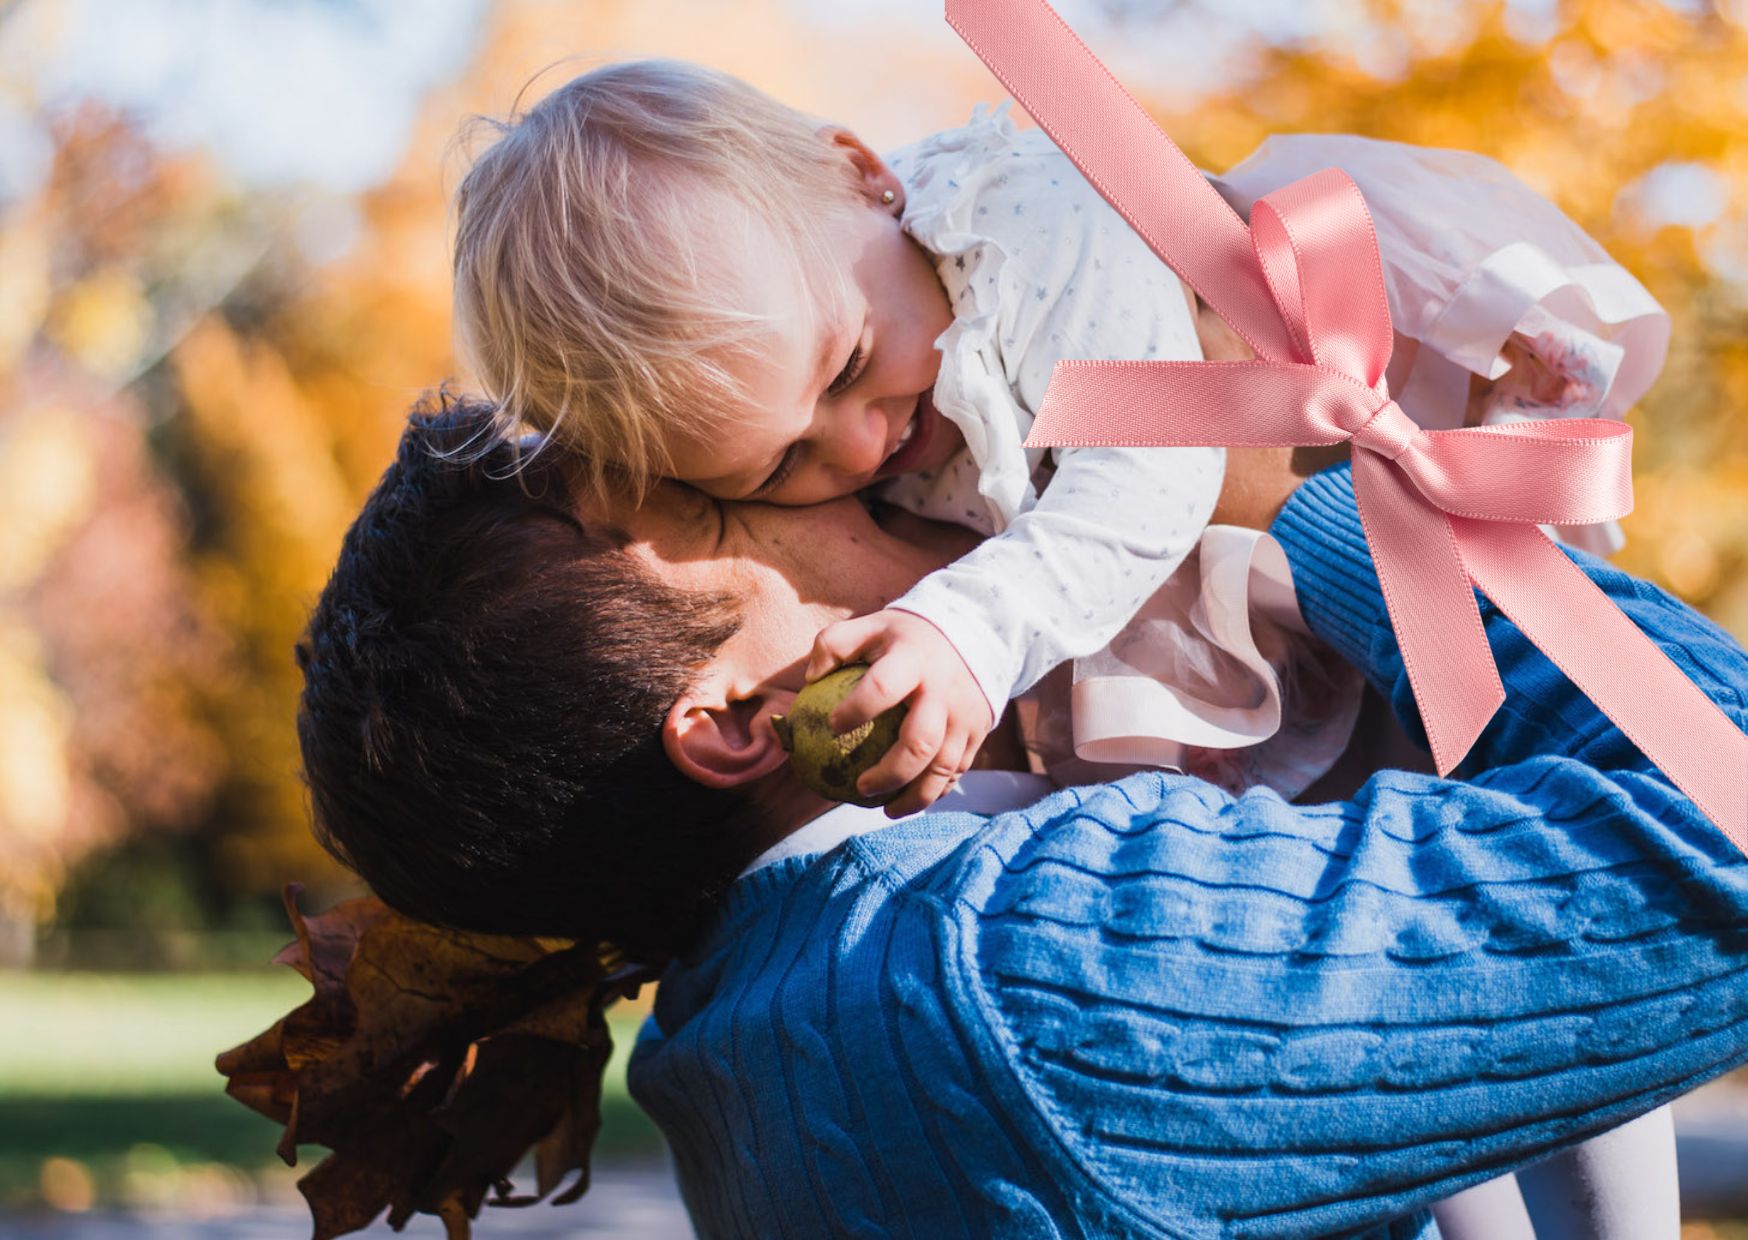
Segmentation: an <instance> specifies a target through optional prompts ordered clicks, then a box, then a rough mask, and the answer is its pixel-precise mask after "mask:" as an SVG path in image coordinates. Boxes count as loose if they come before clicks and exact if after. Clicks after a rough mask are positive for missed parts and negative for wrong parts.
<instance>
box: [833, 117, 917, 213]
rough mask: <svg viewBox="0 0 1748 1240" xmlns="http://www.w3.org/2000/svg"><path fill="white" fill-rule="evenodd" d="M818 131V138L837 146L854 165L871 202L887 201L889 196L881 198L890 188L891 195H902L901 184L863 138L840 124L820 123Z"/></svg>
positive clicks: (898, 197) (897, 196) (902, 187)
mask: <svg viewBox="0 0 1748 1240" xmlns="http://www.w3.org/2000/svg"><path fill="white" fill-rule="evenodd" d="M818 133H819V136H820V137H821V138H824V139H825V140H826V141H827V142H829V143H831V144H832V145H833V146H835V147H838V148H839V149H840V151H841V153H842V154H843V156H844V157H845V158H846V159H848V160H849V161H850V162H851V163H852V164H854V165H855V166H856V171H857V173H858V174H860V176H861V178H862V191H863V192H864V193H865V194H867V196H868V200H869V201H870V202H875V203H882V204H883V205H885V204H889V203H890V202H891V201H892V200H891V199H887V200H882V198H881V195H882V194H883V193H885V192H886V191H888V190H890V191H892V193H893V195H894V198H897V199H902V198H903V196H904V183H903V182H901V181H900V180H899V179H898V177H897V175H896V174H894V173H893V171H892V169H890V168H888V167H887V166H886V161H885V160H884V159H881V158H880V156H879V155H877V154H876V153H875V152H874V151H872V150H871V149H869V147H868V144H867V143H865V142H863V141H862V139H860V138H858V137H857V136H856V135H855V134H854V133H852V132H850V131H849V130H848V129H845V128H844V127H843V126H842V125H822V126H820V128H819V130H818Z"/></svg>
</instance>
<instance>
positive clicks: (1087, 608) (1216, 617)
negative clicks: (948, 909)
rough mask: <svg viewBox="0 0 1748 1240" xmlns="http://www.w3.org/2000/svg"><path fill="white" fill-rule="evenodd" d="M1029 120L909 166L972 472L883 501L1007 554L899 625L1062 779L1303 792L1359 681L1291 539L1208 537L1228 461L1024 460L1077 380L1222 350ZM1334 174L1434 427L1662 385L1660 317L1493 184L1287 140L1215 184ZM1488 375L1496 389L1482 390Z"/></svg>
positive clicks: (1591, 534)
mask: <svg viewBox="0 0 1748 1240" xmlns="http://www.w3.org/2000/svg"><path fill="white" fill-rule="evenodd" d="M1010 106H1011V101H1010V102H1003V103H1002V104H1001V105H1000V106H999V107H997V108H995V109H993V110H992V109H990V108H989V106H988V105H986V104H979V105H977V107H976V108H975V109H974V111H973V113H972V117H971V120H970V121H969V122H968V123H967V124H966V125H964V126H962V127H960V128H958V129H953V130H947V131H944V132H941V133H937V134H933V135H930V136H929V137H926V138H924V139H921V140H920V141H918V142H915V143H912V144H910V145H909V146H906V147H903V148H901V149H899V150H897V151H894V152H893V153H892V154H891V155H890V156H889V158H888V161H887V162H888V164H889V165H890V166H891V167H892V169H893V171H894V172H895V173H896V174H897V175H898V176H899V177H900V179H901V180H902V181H903V183H904V185H905V187H906V201H905V206H904V217H903V227H904V229H905V231H906V233H907V234H909V235H910V236H911V237H912V238H913V239H915V240H916V241H917V242H918V243H919V244H920V245H922V246H923V247H924V248H925V249H927V250H928V251H929V252H930V253H931V254H933V255H935V257H936V270H937V272H938V274H939V276H940V279H941V282H942V285H943V287H944V288H945V289H946V291H947V294H948V297H949V299H950V301H951V304H952V306H953V309H954V312H955V319H954V322H953V324H952V325H951V326H950V327H949V328H948V329H947V330H946V331H945V332H944V333H942V335H941V336H940V337H939V338H938V339H937V340H936V342H935V344H936V347H937V348H939V349H940V351H941V355H942V360H941V370H940V375H939V378H938V380H937V382H936V386H935V390H934V402H935V405H936V407H937V408H938V409H939V410H940V411H941V413H942V415H943V416H945V417H947V418H949V419H951V420H952V421H953V422H954V423H955V424H956V425H957V426H958V427H959V429H960V430H961V431H962V432H963V433H964V436H965V444H966V446H965V449H964V450H963V451H962V452H961V453H960V454H958V456H957V457H956V458H955V459H954V460H952V461H950V462H948V463H947V465H946V466H945V467H943V468H942V469H941V470H939V471H936V472H933V473H925V474H913V475H908V476H905V477H901V478H898V479H894V480H892V481H890V482H888V483H886V484H885V485H884V488H883V493H884V497H885V498H887V499H889V500H891V501H893V502H895V503H898V504H900V505H902V506H904V507H906V508H909V509H911V510H912V511H915V512H918V513H920V514H922V515H924V516H931V517H936V518H940V519H947V520H954V521H957V522H959V523H961V524H965V525H969V526H972V527H973V528H976V529H979V530H981V531H982V532H984V533H985V534H989V535H992V536H993V537H991V538H989V539H988V540H986V541H985V543H984V544H983V545H982V546H981V547H979V548H978V549H976V550H975V551H973V552H972V553H971V555H969V556H967V557H965V558H964V559H962V560H960V561H957V562H955V564H953V565H949V566H948V567H947V568H946V569H943V570H941V571H940V572H938V573H934V574H931V575H930V576H929V577H927V578H925V579H924V580H923V581H922V582H920V583H918V585H917V587H916V588H915V589H913V590H912V591H911V592H910V593H908V594H906V595H905V596H904V597H902V598H900V599H899V600H897V601H896V602H895V603H894V604H893V606H895V607H899V608H903V609H906V610H910V611H914V612H916V613H917V614H920V615H923V616H925V617H927V618H928V619H930V620H931V621H933V622H934V623H936V624H937V625H938V626H939V627H941V629H942V630H943V631H944V632H945V633H947V635H948V636H949V638H951V639H952V640H953V642H954V644H955V646H956V647H957V648H958V649H959V650H960V652H961V653H962V654H963V655H964V656H965V658H966V661H967V663H968V665H970V667H971V668H972V670H973V673H974V674H975V675H976V676H977V679H978V682H979V684H980V685H981V686H982V687H983V689H984V692H985V694H986V696H988V697H989V699H990V702H991V705H992V708H993V710H994V711H995V713H996V714H997V715H999V714H1000V713H1001V710H1002V708H1003V706H1004V705H1005V703H1006V702H1007V701H1008V700H1010V699H1012V698H1015V697H1018V696H1020V695H1022V694H1024V699H1023V700H1022V702H1023V705H1024V706H1027V707H1029V708H1030V709H1028V710H1026V711H1024V712H1023V714H1022V718H1023V719H1028V720H1029V721H1030V723H1031V726H1030V728H1029V729H1028V743H1029V744H1030V745H1031V746H1032V747H1033V749H1034V751H1035V752H1036V753H1037V754H1038V755H1039V758H1040V761H1041V763H1042V764H1043V765H1044V767H1045V769H1047V770H1048V771H1049V773H1050V774H1051V775H1052V776H1054V777H1056V778H1057V779H1058V780H1059V781H1064V782H1066V781H1069V780H1075V781H1078V780H1082V779H1098V778H1109V777H1111V776H1112V775H1114V774H1116V773H1118V772H1119V771H1120V770H1128V769H1134V768H1137V767H1142V766H1155V767H1177V768H1179V769H1183V770H1189V771H1192V772H1194V773H1197V774H1201V775H1203V776H1205V777H1207V778H1210V779H1212V780H1214V781H1215V782H1217V783H1220V784H1222V785H1224V786H1226V787H1228V788H1230V789H1232V790H1234V791H1238V790H1241V789H1243V788H1245V787H1249V786H1253V785H1257V784H1262V785H1266V786H1269V787H1272V788H1274V789H1275V790H1276V791H1277V792H1279V793H1281V795H1283V796H1286V797H1292V796H1295V795H1297V794H1298V793H1299V792H1301V791H1303V790H1304V789H1305V788H1306V787H1308V786H1309V785H1310V784H1311V783H1312V782H1314V781H1315V780H1316V779H1317V777H1318V776H1320V775H1321V774H1323V773H1324V772H1325V771H1326V770H1327V769H1328V768H1329V767H1330V766H1331V765H1332V764H1333V763H1334V761H1335V759H1336V758H1337V757H1338V756H1339V755H1340V753H1341V751H1342V750H1343V748H1345V746H1346V744H1347V741H1348V739H1349V736H1350V735H1351V733H1352V729H1353V724H1354V720H1355V718H1356V716H1357V714H1358V708H1359V700H1360V694H1361V690H1362V684H1361V681H1360V678H1359V676H1358V675H1357V673H1355V672H1354V671H1353V670H1352V669H1351V668H1349V667H1348V666H1347V665H1346V664H1344V663H1342V662H1341V661H1340V660H1339V659H1335V658H1333V656H1331V655H1330V653H1329V652H1328V651H1327V650H1326V649H1325V648H1324V647H1322V645H1321V643H1317V642H1315V641H1314V640H1311V639H1310V638H1309V637H1308V634H1307V632H1306V629H1305V626H1304V623H1303V620H1302V618H1301V617H1300V615H1299V612H1298V608H1297V605H1296V602H1295V599H1294V593H1293V587H1292V580H1291V575H1290V572H1289V570H1288V568H1287V564H1286V559H1285V556H1284V554H1283V553H1282V552H1281V550H1280V548H1279V546H1278V545H1276V544H1275V543H1274V540H1273V539H1271V538H1269V536H1268V535H1267V534H1263V533H1260V532H1258V531H1253V530H1243V529H1238V528H1235V527H1230V526H1210V525H1208V524H1207V518H1208V516H1209V514H1210V513H1211V512H1212V508H1213V504H1214V502H1215V499H1216V498H1217V495H1218V491H1219V485H1220V481H1221V478H1222V475H1223V466H1224V454H1223V451H1222V450H1220V449H1201V448H1189V449H1186V448H1147V449H1085V448H1083V449H1063V450H1059V451H1057V452H1056V453H1055V454H1054V455H1053V457H1052V456H1050V455H1049V454H1047V453H1046V452H1045V451H1043V450H1039V449H1026V448H1024V447H1023V446H1022V443H1023V441H1024V439H1025V436H1026V434H1027V432H1028V430H1029V428H1030V426H1031V423H1032V420H1033V416H1034V413H1035V411H1036V409H1037V408H1038V407H1039V406H1040V404H1041V402H1042V399H1043V394H1044V390H1045V388H1046V387H1047V386H1048V384H1049V379H1050V373H1051V370H1052V368H1053V367H1054V365H1055V363H1056V362H1057V361H1058V360H1061V359H1065V358H1077V359H1109V358H1156V359H1160V360H1167V359H1173V358H1176V359H1198V358H1200V356H1201V354H1200V349H1199V346H1198V345H1197V343H1196V340H1195V335H1194V322H1193V319H1192V318H1191V317H1190V312H1189V309H1188V306H1187V304H1186V302H1185V300H1184V297H1183V293H1182V288H1181V284H1180V283H1179V281H1178V280H1177V278H1176V276H1175V275H1174V274H1173V273H1172V272H1171V271H1170V269H1169V268H1167V267H1166V266H1165V265H1164V264H1163V263H1162V262H1161V261H1160V260H1159V259H1158V257H1157V256H1155V255H1154V254H1153V253H1152V251H1151V250H1149V249H1147V247H1146V245H1145V244H1144V243H1143V242H1142V241H1141V240H1140V238H1139V237H1138V236H1137V235H1136V234H1135V233H1134V231H1133V230H1132V229H1131V228H1130V227H1129V226H1128V225H1127V223H1126V222H1125V221H1124V220H1123V219H1122V217H1121V216H1119V215H1118V214H1117V213H1116V211H1115V210H1114V209H1113V208H1112V207H1111V206H1110V204H1109V203H1107V202H1106V201H1105V200H1104V199H1103V197H1101V196H1100V195H1099V194H1098V192H1097V191H1096V190H1095V189H1094V188H1093V187H1092V186H1091V185H1090V184H1088V183H1087V181H1086V179H1085V178H1084V176H1083V175H1082V174H1081V173H1080V171H1079V170H1078V169H1077V168H1076V167H1075V166H1074V165H1073V163H1072V162H1071V161H1070V160H1069V159H1068V157H1067V156H1066V155H1064V154H1063V153H1062V152H1061V151H1060V150H1059V149H1058V148H1057V147H1056V146H1055V144H1054V143H1053V142H1051V140H1050V138H1049V136H1048V135H1047V134H1046V133H1044V132H1043V131H1042V130H1039V129H1027V130H1019V129H1017V128H1016V127H1015V126H1014V123H1013V121H1012V119H1011V118H1010V117H1009V116H1008V110H1009V107H1010ZM1331 164H1335V165H1339V166H1341V167H1343V168H1345V169H1347V170H1348V171H1349V173H1350V174H1351V175H1353V176H1354V178H1355V180H1356V181H1357V182H1359V184H1360V187H1361V189H1362V191H1363V192H1364V193H1365V194H1366V197H1367V201H1368V204H1369V205H1371V206H1372V209H1373V212H1374V216H1375V217H1376V219H1377V221H1378V233H1379V244H1380V248H1381V250H1382V253H1383V258H1384V265H1385V273H1386V282H1387V285H1388V288H1389V294H1390V309H1391V314H1392V317H1393V318H1394V320H1395V322H1396V324H1397V329H1398V332H1399V333H1400V334H1401V335H1402V336H1403V337H1405V338H1406V340H1405V341H1400V342H1399V348H1398V357H1397V359H1396V362H1395V363H1393V366H1392V371H1391V376H1390V378H1391V390H1392V391H1393V392H1396V393H1400V395H1399V397H1398V400H1399V403H1401V404H1402V407H1403V408H1404V410H1405V411H1407V412H1408V413H1409V414H1410V415H1411V416H1413V417H1415V418H1416V419H1417V420H1418V421H1420V422H1421V423H1422V424H1423V425H1427V426H1429V427H1442V426H1454V425H1461V424H1463V423H1464V422H1465V421H1466V420H1467V421H1471V422H1473V421H1479V420H1486V421H1497V420H1504V419H1509V418H1512V417H1547V416H1559V415H1566V416H1578V415H1581V414H1596V415H1601V416H1619V415H1620V414H1621V413H1622V412H1624V410H1625V408H1626V407H1627V406H1628V405H1630V404H1631V402H1632V401H1633V400H1635V399H1637V397H1638V396H1639V395H1640V394H1642V392H1643V391H1644V388H1645V387H1646V386H1648V385H1649V383H1650V380H1651V379H1652V378H1654V377H1655V374H1656V372H1657V370H1658V368H1659V367H1660V366H1661V363H1662V355H1663V350H1664V348H1665V346H1666V342H1667V334H1668V321H1667V318H1666V316H1664V315H1663V313H1662V311H1661V309H1660V308H1659V307H1658V306H1657V304H1656V303H1655V302H1654V301H1652V300H1651V298H1650V296H1649V294H1648V293H1646V292H1645V291H1644V289H1643V288H1642V287H1641V286H1640V285H1639V284H1638V282H1637V281H1635V280H1633V279H1632V277H1631V276H1630V275H1628V274H1627V273H1626V272H1625V271H1624V269H1622V268H1620V267H1619V266H1618V264H1614V263H1612V261H1610V260H1609V259H1608V257H1607V255H1606V254H1605V253H1604V252H1603V251H1602V250H1601V248H1600V247H1599V246H1597V244H1596V243H1595V242H1594V241H1593V240H1591V239H1590V238H1589V237H1588V236H1586V235H1585V234H1584V233H1583V232H1582V231H1580V230H1579V229H1578V228H1577V227H1576V225H1574V224H1572V223H1571V222H1570V221H1569V220H1567V219H1566V217H1565V216H1563V215H1561V214H1560V213H1559V211H1558V210H1557V209H1555V208H1554V207H1553V206H1552V205H1551V204H1549V203H1547V202H1546V200H1544V199H1541V198H1540V197H1539V196H1536V195H1534V194H1533V192H1532V191H1530V190H1528V189H1527V187H1525V186H1523V185H1522V183H1521V182H1518V181H1517V180H1516V179H1515V178H1513V177H1511V176H1510V174H1509V173H1507V172H1506V171H1505V170H1504V169H1503V168H1501V167H1500V166H1499V165H1497V164H1494V163H1492V162H1491V161H1488V160H1485V159H1483V158H1481V157H1479V156H1471V155H1463V154H1460V153H1457V152H1443V151H1426V150H1421V149H1418V148H1412V147H1406V146H1401V145H1398V144H1392V143H1378V142H1371V141H1368V140H1366V139H1358V138H1348V137H1325V136H1307V137H1297V138H1274V139H1271V140H1270V141H1269V142H1268V143H1265V144H1264V146H1263V147H1262V148H1260V149H1259V150H1258V151H1257V152H1256V154H1255V155H1253V156H1252V157H1251V158H1250V159H1247V160H1246V161H1244V163H1242V164H1240V165H1239V166H1237V167H1236V168H1234V169H1233V170H1232V171H1231V172H1229V173H1227V174H1226V175H1225V176H1224V177H1222V178H1219V179H1217V180H1216V184H1217V185H1219V186H1220V187H1221V189H1222V192H1223V193H1225V194H1226V195H1227V196H1228V198H1229V199H1231V200H1233V201H1234V203H1235V205H1238V206H1240V207H1241V209H1243V208H1247V207H1248V204H1249V202H1250V201H1252V200H1254V198H1256V197H1258V196H1260V195H1261V194H1263V193H1266V192H1268V191H1269V190H1271V189H1274V188H1276V187H1278V186H1280V185H1284V184H1287V183H1289V182H1291V181H1293V180H1296V179H1298V178H1299V177H1300V176H1303V175H1307V174H1308V173H1310V172H1313V171H1316V170H1317V169H1319V168H1323V167H1327V166H1330V165H1331ZM1411 199H1412V201H1411ZM1514 332H1516V333H1517V335H1515V336H1514V335H1513V333H1514ZM1508 339H1509V340H1510V341H1511V342H1512V343H1511V344H1510V345H1509V346H1508V345H1507V341H1508ZM1507 359H1510V360H1507ZM1512 360H1515V361H1516V362H1517V364H1518V374H1517V376H1516V377H1515V378H1511V379H1507V369H1506V368H1507V367H1509V366H1510V365H1511V361H1512ZM1470 374H1479V375H1481V376H1482V377H1483V379H1484V380H1493V381H1495V382H1493V383H1492V384H1491V386H1487V385H1485V384H1480V385H1476V386H1478V387H1479V388H1480V389H1481V390H1480V391H1479V392H1478V393H1475V394H1472V393H1471V391H1470V388H1471V384H1470V382H1469V379H1468V375H1470ZM1501 379H1507V381H1506V382H1498V380H1501ZM1562 533H1565V534H1567V535H1569V536H1571V535H1573V534H1574V533H1576V538H1575V541H1579V542H1581V543H1583V544H1584V545H1586V546H1591V547H1598V548H1603V549H1607V548H1608V547H1609V546H1610V545H1611V543H1613V542H1614V541H1615V537H1616V532H1615V531H1613V530H1609V529H1603V530H1597V529H1594V528H1590V529H1586V530H1583V531H1576V532H1573V531H1562ZM1028 691H1029V692H1028Z"/></svg>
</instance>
